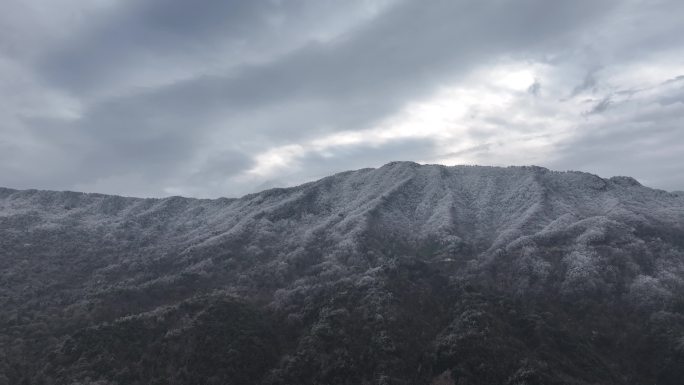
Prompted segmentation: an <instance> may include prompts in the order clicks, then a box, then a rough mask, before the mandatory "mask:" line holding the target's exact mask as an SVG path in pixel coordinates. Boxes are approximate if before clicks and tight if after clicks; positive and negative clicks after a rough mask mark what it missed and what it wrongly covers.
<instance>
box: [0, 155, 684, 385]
mask: <svg viewBox="0 0 684 385" xmlns="http://www.w3.org/2000/svg"><path fill="white" fill-rule="evenodd" d="M0 283H1V284H0V290H2V291H1V292H0V301H2V302H1V303H0V305H2V309H3V310H2V311H1V312H0V329H1V330H7V333H6V334H5V335H0V338H1V340H0V354H1V355H2V356H3V357H4V359H3V360H0V362H4V364H0V365H4V366H0V373H2V372H5V374H4V377H3V375H0V384H2V382H3V378H4V379H6V380H5V381H6V382H8V383H20V381H28V382H27V383H40V382H41V381H42V382H43V383H67V384H71V383H78V381H81V382H85V383H89V382H88V381H91V382H92V383H95V382H96V381H102V382H101V383H120V384H129V383H141V384H142V383H155V381H157V382H159V383H177V384H183V383H236V384H237V383H271V384H275V383H282V384H286V383H302V384H305V383H339V384H345V383H349V384H351V383H354V384H358V383H411V384H413V383H442V384H450V383H453V384H470V383H473V384H475V383H511V384H523V383H527V384H531V383H545V384H547V383H569V384H570V383H572V384H591V383H597V382H599V383H616V384H623V383H624V384H628V383H629V384H632V383H662V384H674V383H676V381H678V380H677V378H681V377H678V376H680V375H684V373H683V370H684V369H682V368H684V364H682V363H683V362H684V361H682V359H684V326H682V325H684V315H683V314H684V300H683V298H684V196H682V195H681V194H676V193H668V192H665V191H660V190H653V189H649V188H647V187H644V186H641V185H640V184H639V183H638V182H637V181H635V180H633V179H631V178H628V177H615V178H610V179H602V178H599V177H597V176H595V175H591V174H586V173H578V172H553V171H549V170H546V169H543V168H539V167H509V168H496V167H477V166H456V167H444V166H437V165H428V166H421V165H418V164H415V163H409V162H395V163H390V164H388V165H385V166H383V167H381V168H378V169H363V170H358V171H351V172H345V173H341V174H336V175H334V176H331V177H328V178H324V179H322V180H319V181H316V182H312V183H308V184H305V185H302V186H298V187H294V188H288V189H272V190H267V191H264V192H261V193H257V194H251V195H248V196H245V197H243V198H240V199H217V200H199V199H187V198H180V197H172V198H166V199H138V198H123V197H117V196H107V195H100V194H83V193H74V192H50V191H36V190H27V191H17V190H11V189H0ZM131 341H139V343H135V344H131ZM141 341H146V342H144V343H143V342H141ZM183 347H185V348H183ZM245 355H250V356H252V357H256V358H255V359H254V360H249V361H245V360H244V357H245Z"/></svg>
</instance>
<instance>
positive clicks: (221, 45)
mask: <svg viewBox="0 0 684 385" xmlns="http://www.w3.org/2000/svg"><path fill="white" fill-rule="evenodd" d="M2 8H3V12H2V13H0V100H2V103H0V186H4V187H11V188H38V189H51V190H76V191H85V192H100V193H108V194H120V195H127V196H146V197H164V196H171V195H183V196H192V197H203V198H213V197H220V196H226V197H237V196H241V195H244V194H246V193H250V192H255V191H259V190H263V189H266V188H270V187H284V186H292V185H296V184H299V183H303V182H308V181H311V180H315V179H318V178H321V177H324V176H327V175H330V174H333V173H336V172H340V171H345V170H350V169H359V168H365V167H378V166H381V165H382V164H385V163H388V162H390V161H397V160H407V161H415V162H419V163H439V164H445V165H456V164H479V165H495V166H508V165H538V166H543V167H547V168H550V169H553V170H561V171H564V170H579V171H586V172H591V173H594V174H598V175H600V176H602V177H610V176H614V175H629V176H632V177H634V178H636V179H637V180H639V181H640V182H641V183H642V184H645V185H647V186H650V187H655V188H660V189H665V190H670V191H673V190H684V160H683V159H682V158H683V155H684V1H681V0H573V1H560V0H557V1H555V0H488V1H483V0H444V1H441V0H421V1H418V0H368V1H364V0H346V1H338V0H309V1H305V0H270V1H259V0H243V1H236V0H196V1H187V0H146V1H139V0H120V1H117V0H4V1H3V5H2Z"/></svg>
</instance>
